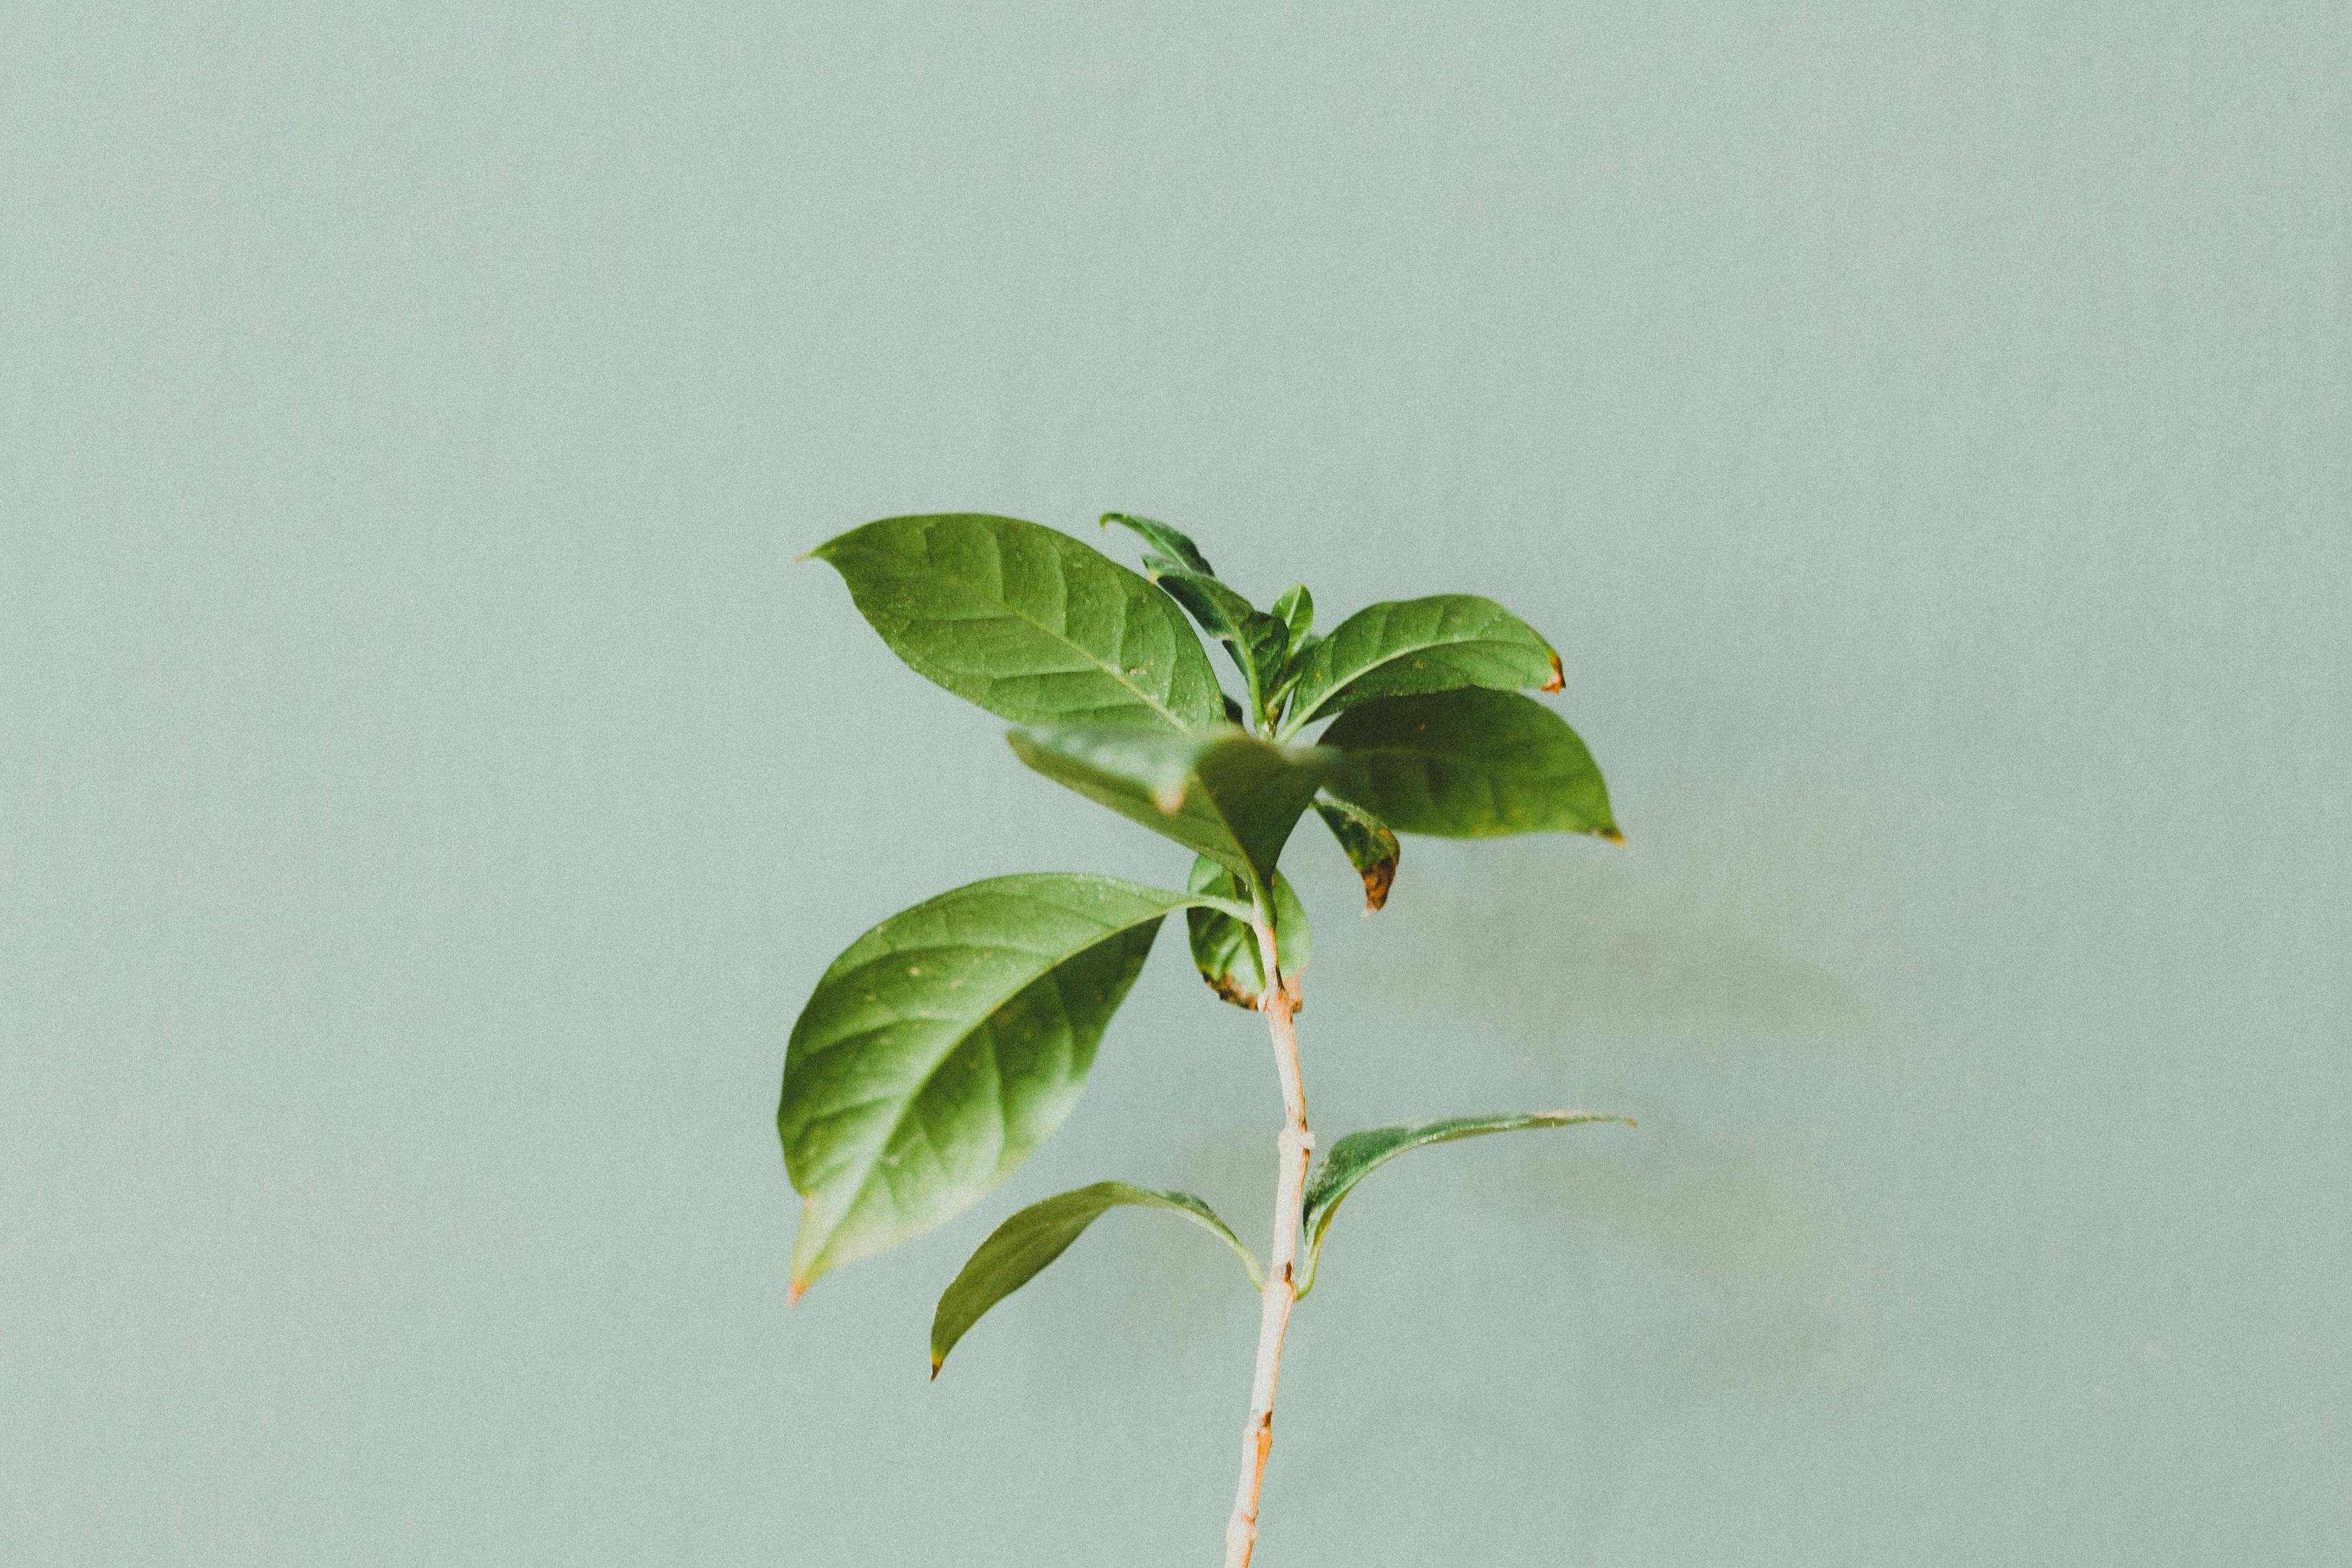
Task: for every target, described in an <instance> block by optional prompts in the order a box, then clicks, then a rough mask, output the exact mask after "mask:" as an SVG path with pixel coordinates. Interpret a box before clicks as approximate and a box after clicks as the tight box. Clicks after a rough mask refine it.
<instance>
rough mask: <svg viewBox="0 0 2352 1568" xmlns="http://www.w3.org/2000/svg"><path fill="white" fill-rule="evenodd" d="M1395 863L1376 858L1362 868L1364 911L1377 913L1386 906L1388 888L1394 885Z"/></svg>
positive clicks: (1369, 913)
mask: <svg viewBox="0 0 2352 1568" xmlns="http://www.w3.org/2000/svg"><path fill="white" fill-rule="evenodd" d="M1396 868H1397V863H1396V862H1395V861H1394V860H1377V861H1374V862H1373V863H1372V864H1371V865H1370V866H1367V867H1365V868H1364V869H1363V872H1362V876H1363V879H1364V912H1365V913H1366V914H1368V915H1371V914H1378V913H1379V912H1380V911H1381V910H1383V909H1385V908H1387V907H1388V901H1389V889H1391V887H1393V886H1395V885H1396Z"/></svg>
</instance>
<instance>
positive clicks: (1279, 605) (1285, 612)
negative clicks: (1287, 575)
mask: <svg viewBox="0 0 2352 1568" xmlns="http://www.w3.org/2000/svg"><path fill="white" fill-rule="evenodd" d="M1273 615H1274V618H1275V619H1276V620H1277V621H1280V622H1281V623H1282V624H1283V625H1284V626H1288V627H1289V628H1290V640H1291V641H1292V642H1293V643H1294V644H1295V643H1297V641H1298V639H1299V638H1300V637H1305V636H1306V635H1307V628H1308V627H1310V626H1313V625H1314V624H1315V595H1312V594H1310V593H1308V592H1307V584H1304V583H1293V584H1291V585H1290V586H1289V587H1287V588H1285V589H1284V590H1283V591H1282V593H1281V595H1279V596H1277V597H1276V600H1275V601H1274V609H1273Z"/></svg>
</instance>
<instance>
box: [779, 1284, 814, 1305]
mask: <svg viewBox="0 0 2352 1568" xmlns="http://www.w3.org/2000/svg"><path fill="white" fill-rule="evenodd" d="M808 1288H809V1281H807V1280H805V1279H800V1278H798V1277H797V1276H796V1277H794V1279H793V1282H792V1283H791V1284H789V1285H787V1286H785V1287H784V1305H785V1306H787V1307H797V1306H799V1305H800V1304H801V1298H802V1297H803V1296H805V1295H807V1294H808Z"/></svg>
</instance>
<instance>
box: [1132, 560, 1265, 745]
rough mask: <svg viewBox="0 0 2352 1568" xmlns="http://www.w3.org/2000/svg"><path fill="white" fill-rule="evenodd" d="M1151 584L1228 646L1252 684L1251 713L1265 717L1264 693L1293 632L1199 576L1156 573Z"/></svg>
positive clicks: (1247, 679) (1245, 600)
mask: <svg viewBox="0 0 2352 1568" xmlns="http://www.w3.org/2000/svg"><path fill="white" fill-rule="evenodd" d="M1151 580H1152V581H1153V582H1155V583H1157V584H1160V587H1162V588H1164V589H1166V590H1167V593H1168V596H1169V597H1170V598H1171V599H1173V600H1175V601H1176V602H1177V603H1178V604H1180V605H1183V606H1184V609H1185V613H1186V614H1188V615H1190V616H1192V619H1193V620H1194V621H1195V622H1197V623H1199V625H1200V627H1201V629H1202V631H1204V632H1206V633H1208V634H1209V635H1210V636H1211V637H1214V638H1216V639H1217V640H1218V641H1219V642H1221V643H1223V644H1224V645H1225V651H1226V652H1227V653H1229V654H1231V655H1232V656H1233V660H1234V668H1236V669H1238V670H1240V671H1241V672H1242V679H1243V680H1244V682H1246V683H1247V684H1248V687H1249V695H1250V706H1251V708H1252V709H1253V710H1255V711H1257V712H1259V713H1263V712H1265V709H1266V705H1267V703H1266V693H1267V692H1268V690H1269V689H1271V688H1272V687H1273V685H1274V683H1275V679H1276V677H1278V676H1279V675H1280V674H1281V673H1282V663H1283V658H1284V656H1285V655H1286V654H1287V653H1288V652H1289V651H1290V629H1289V628H1288V627H1287V626H1284V625H1283V623H1282V622H1280V621H1278V620H1276V619H1275V618H1274V617H1273V616H1269V615H1266V614H1265V613H1263V612H1262V611H1259V610H1256V609H1255V608H1253V607H1251V605H1250V602H1249V601H1248V600H1247V599H1244V598H1243V597H1242V596H1241V595H1239V594H1236V593H1234V591H1233V590H1232V589H1231V588H1228V587H1226V586H1225V585H1224V584H1223V583H1220V582H1218V581H1217V580H1216V579H1215V578H1214V577H1203V576H1202V575H1201V574H1199V573H1196V572H1154V573H1153V574H1152V575H1151Z"/></svg>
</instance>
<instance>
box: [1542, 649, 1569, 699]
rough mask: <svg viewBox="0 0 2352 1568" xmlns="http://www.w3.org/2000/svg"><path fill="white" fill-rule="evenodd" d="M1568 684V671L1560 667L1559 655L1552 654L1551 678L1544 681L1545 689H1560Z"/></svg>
mask: <svg viewBox="0 0 2352 1568" xmlns="http://www.w3.org/2000/svg"><path fill="white" fill-rule="evenodd" d="M1567 684H1568V672H1567V671H1565V670H1563V669H1561V668H1560V667H1559V655H1558V654H1554V655H1552V656H1551V679H1549V680H1547V681H1545V682H1544V684H1543V689H1544V690H1546V691H1558V690H1559V689H1560V688H1561V687H1563V686H1566V685H1567Z"/></svg>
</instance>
